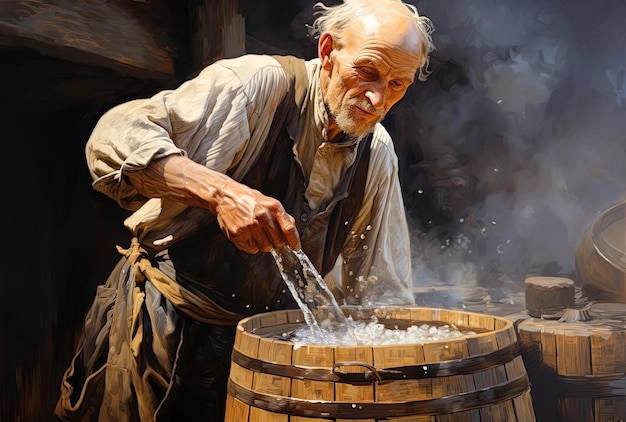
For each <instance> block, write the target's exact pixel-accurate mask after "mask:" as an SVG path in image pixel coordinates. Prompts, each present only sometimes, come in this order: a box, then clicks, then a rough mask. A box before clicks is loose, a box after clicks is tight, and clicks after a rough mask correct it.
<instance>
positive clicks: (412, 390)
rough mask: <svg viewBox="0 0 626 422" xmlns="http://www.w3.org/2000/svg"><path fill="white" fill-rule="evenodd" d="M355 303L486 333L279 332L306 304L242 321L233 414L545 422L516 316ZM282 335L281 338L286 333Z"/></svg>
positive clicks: (238, 420)
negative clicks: (358, 337)
mask: <svg viewBox="0 0 626 422" xmlns="http://www.w3.org/2000/svg"><path fill="white" fill-rule="evenodd" d="M352 312H353V311H346V313H349V314H351V315H352V317H353V318H354V319H363V320H369V317H370V316H371V315H372V314H373V315H376V316H377V317H378V319H379V322H381V323H384V324H385V325H386V326H387V327H390V328H391V327H395V326H398V328H403V327H404V328H405V327H408V326H410V325H417V324H421V323H426V324H429V325H442V324H453V325H455V326H456V327H457V328H459V329H460V330H463V331H468V330H469V331H474V332H476V334H473V335H469V336H465V337H460V338H454V339H450V340H444V341H438V342H432V343H424V344H412V345H394V346H377V345H371V346H316V345H309V346H300V347H295V346H294V344H293V343H291V342H289V341H284V340H281V339H279V334H280V333H282V332H289V331H290V330H293V329H294V328H296V327H298V326H301V325H302V324H303V321H304V318H303V315H302V312H301V311H299V310H293V311H276V312H270V313H266V314H260V315H256V316H252V317H249V318H246V319H244V320H242V321H241V322H240V323H239V325H238V327H237V328H238V330H237V336H236V340H235V348H234V350H233V358H232V366H231V373H230V379H229V386H228V398H227V409H226V419H225V420H226V421H227V422H246V421H250V422H252V421H265V422H269V421H281V422H296V421H297V422H305V421H311V422H312V421H361V422H374V421H430V422H435V421H451V422H454V421H494V422H499V421H502V422H504V421H506V422H511V421H519V422H532V421H535V414H534V411H533V406H532V400H531V396H530V385H529V380H528V377H527V373H526V369H525V367H524V363H523V360H522V357H521V355H520V352H519V347H518V346H519V345H518V343H517V336H516V332H515V329H514V328H513V324H512V322H511V321H509V320H507V319H504V318H499V317H493V316H487V315H482V314H476V313H470V312H461V311H452V310H444V309H435V308H381V309H372V310H367V311H360V312H354V313H352ZM277 337H278V338H277Z"/></svg>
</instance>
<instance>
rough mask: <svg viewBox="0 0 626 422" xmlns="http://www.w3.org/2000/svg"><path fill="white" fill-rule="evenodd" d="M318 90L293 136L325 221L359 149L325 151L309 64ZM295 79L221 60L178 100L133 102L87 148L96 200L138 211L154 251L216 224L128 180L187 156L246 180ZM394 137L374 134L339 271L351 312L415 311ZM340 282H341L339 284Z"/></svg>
mask: <svg viewBox="0 0 626 422" xmlns="http://www.w3.org/2000/svg"><path fill="white" fill-rule="evenodd" d="M306 68H307V72H308V74H309V79H310V86H309V90H308V92H307V100H306V101H305V104H304V107H303V109H302V110H301V114H300V117H299V118H298V119H297V120H296V121H295V123H293V124H292V125H291V126H289V127H288V132H289V134H290V135H291V136H292V139H293V140H294V154H295V156H296V160H297V161H298V162H299V163H300V165H301V166H302V170H303V172H304V175H305V177H306V178H308V179H309V183H308V187H307V191H306V198H307V200H308V201H309V205H310V206H311V208H312V209H313V212H319V211H323V210H324V209H325V208H326V207H327V206H328V204H329V203H330V201H331V199H332V197H333V191H334V188H335V186H336V185H337V183H338V182H339V181H340V180H341V178H342V176H343V175H344V173H345V171H346V169H347V168H348V167H349V166H350V165H352V163H353V162H354V159H355V157H356V146H357V142H354V141H350V142H348V143H344V144H338V143H331V142H327V140H326V139H325V133H326V131H325V129H324V128H325V126H326V125H327V122H328V116H327V114H326V111H325V107H324V104H323V101H322V96H321V91H320V87H319V60H317V59H314V60H310V61H307V62H306ZM288 83H289V81H288V79H287V77H286V74H285V72H284V70H283V68H282V67H281V66H280V64H279V63H278V62H277V61H276V60H275V59H273V58H272V57H270V56H261V55H247V56H242V57H239V58H235V59H225V60H220V61H218V62H216V63H214V64H212V65H210V66H208V67H207V68H205V69H204V70H203V71H202V72H201V73H200V74H199V75H198V76H197V77H195V78H193V79H191V80H189V81H187V82H185V83H183V84H182V85H181V86H180V87H179V88H178V89H176V90H167V91H162V92H160V93H158V94H156V95H154V96H153V97H151V98H149V99H138V100H134V101H130V102H127V103H124V104H121V105H119V106H116V107H114V108H112V109H111V110H109V111H108V112H107V113H105V115H104V116H103V117H102V118H101V119H100V120H99V122H98V123H97V125H96V127H95V128H94V131H93V133H92V135H91V137H90V139H89V141H88V143H87V146H86V157H87V164H88V167H89V170H90V172H91V175H92V177H93V179H94V182H93V187H94V189H95V190H97V191H99V192H102V193H104V194H105V195H107V196H109V197H110V198H112V199H114V200H115V201H116V202H117V203H118V204H119V205H120V206H121V207H122V208H124V209H127V210H131V211H134V213H133V214H132V215H131V217H129V218H128V219H127V220H126V222H125V225H126V226H127V227H128V228H129V230H131V232H132V233H133V234H134V235H136V236H138V237H139V238H140V240H141V241H142V242H143V243H144V244H151V245H153V246H154V248H155V249H160V248H165V247H167V245H168V243H169V242H172V241H175V240H176V239H178V238H181V237H183V236H184V235H185V234H186V233H189V232H191V231H193V230H194V229H195V228H197V227H199V226H201V225H204V224H206V222H207V221H213V220H214V219H215V217H214V216H213V215H212V214H211V213H210V212H209V211H206V210H203V209H199V208H193V207H186V206H184V205H182V204H180V203H177V202H175V201H172V200H168V199H158V198H152V199H148V198H145V197H142V196H141V195H139V194H138V192H137V191H136V190H135V189H134V188H133V187H132V185H130V184H129V183H128V181H127V180H126V177H125V174H128V173H131V172H136V171H141V170H142V169H144V168H145V167H146V166H147V165H148V164H149V163H150V161H151V160H154V159H158V158H162V157H166V156H170V155H186V156H188V157H189V158H191V159H192V160H194V161H195V162H197V163H200V164H202V165H204V166H206V167H208V168H211V169H213V170H216V171H219V172H222V173H226V172H227V171H231V172H232V174H231V176H232V177H233V178H234V179H235V180H240V179H241V178H242V177H243V175H245V173H246V171H247V170H248V169H249V168H250V167H251V166H252V165H253V164H254V162H255V160H256V158H257V157H258V154H259V152H260V151H261V150H262V148H263V146H264V143H265V140H266V138H267V135H268V132H269V129H270V126H271V123H272V119H273V117H274V112H275V110H276V108H277V107H278V105H279V103H280V102H281V100H282V98H283V97H284V95H285V93H286V91H287V90H288ZM397 171H398V159H397V156H396V154H395V151H394V148H393V143H392V141H391V137H390V136H389V134H388V133H387V131H386V130H385V129H384V128H383V126H382V125H380V124H378V125H376V128H375V130H374V136H373V141H372V146H371V156H370V163H369V173H368V179H367V182H366V186H365V194H364V198H363V206H362V208H361V210H360V211H359V213H358V216H357V218H356V220H355V222H354V224H353V226H352V227H351V231H350V233H351V236H350V237H349V239H348V240H347V241H346V244H345V245H344V248H343V250H342V255H341V256H340V259H339V260H338V261H337V267H336V268H335V269H334V270H333V271H332V273H331V275H330V277H333V275H334V278H335V279H336V278H340V277H341V276H339V274H343V277H342V279H343V282H340V283H341V284H342V287H343V292H344V295H345V303H348V304H362V305H368V306H369V305H386V304H387V305H391V304H395V305H411V304H413V303H414V301H413V294H412V276H411V260H410V259H411V255H410V241H409V234H408V228H407V222H406V217H405V211H404V204H403V200H402V195H401V191H400V184H399V181H398V176H397ZM335 281H337V280H335Z"/></svg>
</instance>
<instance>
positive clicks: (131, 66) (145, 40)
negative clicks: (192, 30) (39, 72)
mask: <svg viewBox="0 0 626 422" xmlns="http://www.w3.org/2000/svg"><path fill="white" fill-rule="evenodd" d="M0 16H2V17H3V19H2V20H1V21H0V45H5V46H15V47H24V48H30V49H34V50H36V51H39V52H41V53H42V54H44V55H47V56H52V57H56V58H61V59H65V60H69V61H74V62H79V63H81V64H86V65H93V66H102V67H106V68H110V69H113V70H115V71H119V72H124V73H127V74H129V75H131V76H133V77H138V78H149V79H155V80H158V81H161V82H169V81H171V80H173V79H174V78H175V65H174V58H175V56H176V52H177V49H176V47H175V43H174V41H173V40H172V39H171V37H170V35H169V33H170V32H171V30H172V26H173V25H174V24H173V22H172V18H171V17H170V14H169V13H168V10H167V7H166V6H165V5H164V2H162V1H143V2H139V1H122V0H111V1H106V2H105V1H101V0H82V1H80V2H59V1H54V0H39V1H36V0H5V1H2V2H0Z"/></svg>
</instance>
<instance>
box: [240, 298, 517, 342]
mask: <svg viewBox="0 0 626 422" xmlns="http://www.w3.org/2000/svg"><path fill="white" fill-rule="evenodd" d="M411 309H413V310H416V311H426V312H428V311H430V312H431V314H432V313H433V312H436V313H440V314H441V313H444V314H445V313H451V314H457V313H458V314H462V315H464V316H467V317H468V318H469V317H475V318H482V319H491V320H493V322H494V327H495V326H496V325H497V324H496V321H497V322H498V323H499V324H500V326H499V327H497V328H492V329H489V328H487V329H484V330H485V331H482V332H480V331H479V332H477V333H476V334H467V335H463V336H462V337H457V338H451V339H449V340H446V342H447V343H453V342H459V341H464V340H466V339H470V338H481V337H485V336H490V335H492V334H493V333H494V332H496V331H497V332H501V331H506V330H509V329H511V330H514V321H512V320H510V319H508V318H505V317H500V316H496V315H488V314H484V313H479V312H471V311H464V310H457V309H446V308H434V307H423V306H404V307H403V306H388V307H379V308H359V312H362V311H372V312H375V311H385V312H394V311H395V312H405V311H407V310H411ZM342 310H343V311H344V313H345V312H346V310H350V308H343V307H342ZM281 313H285V314H286V315H285V316H286V317H287V320H288V323H291V324H301V325H304V324H306V322H305V320H304V314H303V312H302V310H300V309H285V310H281V311H269V312H263V313H259V314H255V315H250V316H248V317H246V318H243V319H241V320H240V321H239V323H238V324H237V330H238V331H242V332H244V333H246V334H248V335H253V336H258V337H259V338H262V337H263V336H260V335H258V334H256V328H252V329H246V326H249V325H252V323H253V322H254V321H257V320H261V319H265V320H267V319H268V317H272V316H274V315H278V314H281ZM294 315H301V318H295V320H293V317H294ZM399 319H400V318H399ZM289 320H292V321H291V322H289ZM415 321H416V322H426V321H425V320H423V319H419V320H415ZM431 322H445V321H443V320H441V319H438V320H435V319H433V320H432V321H431ZM448 323H450V324H453V323H452V322H448ZM277 325H278V324H277ZM456 325H459V326H463V328H469V329H480V328H481V327H472V326H465V325H462V324H456ZM272 341H275V342H279V343H283V344H291V345H293V344H294V343H292V342H290V341H287V340H282V339H278V338H273V339H272ZM425 344H427V343H425ZM310 346H318V347H322V346H324V347H328V348H332V349H335V348H337V347H346V346H340V345H332V346H328V345H318V344H312V345H310ZM398 346H404V345H375V344H362V345H359V347H372V348H384V347H398Z"/></svg>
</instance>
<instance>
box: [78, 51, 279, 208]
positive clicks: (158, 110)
mask: <svg viewBox="0 0 626 422" xmlns="http://www.w3.org/2000/svg"><path fill="white" fill-rule="evenodd" d="M286 84H287V82H286V80H285V77H284V72H283V70H282V68H281V67H280V65H279V64H278V62H276V61H275V60H274V59H272V58H270V57H269V56H256V57H245V56H244V57H241V58H238V59H229V60H222V61H218V62H216V63H214V64H213V65H211V66H209V67H207V68H205V69H204V70H203V71H202V72H201V73H200V74H199V75H198V76H197V77H196V78H194V79H191V80H189V81H187V82H185V83H183V84H182V85H181V86H180V87H179V88H177V89H176V90H168V91H162V92H160V93H158V94H156V95H154V96H153V97H151V98H148V99H140V100H133V101H130V102H127V103H124V104H121V105H118V106H116V107H114V108H112V109H111V110H109V111H108V112H107V113H105V114H104V115H103V116H102V117H101V119H100V120H99V121H98V123H97V124H96V126H95V128H94V130H93V132H92V135H91V137H90V138H89V140H88V142H87V145H86V150H85V152H86V158H87V165H88V167H89V170H90V173H91V176H92V178H93V180H94V183H93V187H94V189H95V190H97V191H99V192H102V193H104V194H105V195H107V196H109V197H111V198H112V199H114V200H115V201H116V202H117V203H118V204H119V205H120V206H121V207H122V208H125V209H129V210H137V209H138V208H139V207H141V206H142V205H143V204H144V203H145V202H146V200H147V198H144V197H142V196H140V195H139V194H138V193H137V192H136V191H135V189H134V188H133V187H132V186H131V185H130V184H129V183H128V182H127V180H126V178H125V177H124V176H125V175H126V174H128V173H130V172H135V171H141V170H142V169H144V168H145V167H146V166H148V164H149V163H150V162H151V161H152V160H155V159H159V158H163V157H167V156H171V155H186V156H188V157H189V158H191V159H192V160H193V161H195V162H197V163H200V164H202V165H205V166H207V167H208V168H211V169H213V170H216V171H220V172H226V171H227V170H228V169H230V168H232V167H234V166H236V165H237V164H240V163H244V164H246V165H248V164H249V163H251V162H252V161H253V160H254V157H255V156H256V155H257V153H258V151H259V150H260V148H261V144H262V142H263V141H264V140H265V138H266V136H267V132H268V130H269V126H270V124H271V120H272V117H273V112H274V110H275V109H276V107H277V105H278V103H279V102H280V99H281V98H282V96H283V95H284V92H286V89H287V88H286Z"/></svg>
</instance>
